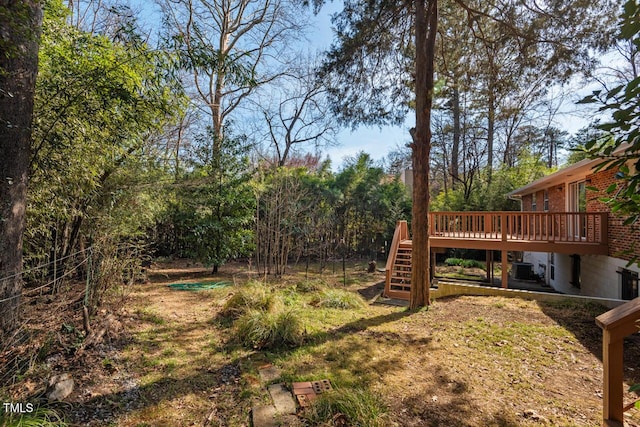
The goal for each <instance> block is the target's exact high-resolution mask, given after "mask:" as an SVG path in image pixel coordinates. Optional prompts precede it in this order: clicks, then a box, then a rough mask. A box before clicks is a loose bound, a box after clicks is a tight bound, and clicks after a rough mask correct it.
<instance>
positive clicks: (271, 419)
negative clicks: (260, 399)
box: [251, 405, 280, 427]
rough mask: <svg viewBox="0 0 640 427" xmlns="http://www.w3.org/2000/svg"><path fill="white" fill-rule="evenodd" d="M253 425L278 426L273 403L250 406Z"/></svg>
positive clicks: (257, 426)
mask: <svg viewBox="0 0 640 427" xmlns="http://www.w3.org/2000/svg"><path fill="white" fill-rule="evenodd" d="M251 416H252V418H253V424H252V425H253V427H278V426H279V425H280V423H279V422H278V420H277V418H276V408H275V407H274V406H273V405H263V406H254V407H253V408H251Z"/></svg>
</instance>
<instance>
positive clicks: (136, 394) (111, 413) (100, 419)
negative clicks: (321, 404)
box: [67, 359, 249, 425]
mask: <svg viewBox="0 0 640 427" xmlns="http://www.w3.org/2000/svg"><path fill="white" fill-rule="evenodd" d="M194 363H196V364H198V363H201V364H202V365H203V368H202V369H198V372H197V373H195V374H193V375H189V376H186V377H183V378H171V377H168V376H163V377H162V378H160V379H158V380H157V381H153V382H150V383H148V384H145V385H142V386H139V385H137V384H136V383H135V382H132V383H129V384H128V385H127V384H124V386H123V387H122V390H121V391H118V392H115V393H110V394H105V395H101V396H97V397H93V398H91V399H88V400H86V401H84V402H82V403H81V404H79V405H78V404H76V405H74V406H72V407H70V408H69V409H68V410H67V415H68V419H70V421H71V422H72V425H115V424H114V423H117V421H118V419H120V418H121V417H124V416H126V415H131V414H133V413H134V412H142V413H144V411H146V410H149V409H150V408H154V407H156V406H159V405H163V404H167V403H168V402H171V401H173V400H175V399H179V398H182V397H185V396H189V395H200V396H203V395H206V396H207V397H208V398H209V401H210V403H209V404H207V405H206V407H204V406H203V407H202V408H200V411H199V410H198V407H193V406H192V405H188V406H190V409H189V411H190V414H189V416H190V419H191V420H192V421H193V422H191V424H194V425H199V424H201V423H202V422H203V421H204V419H205V418H206V416H207V413H209V412H210V411H212V410H213V411H215V412H216V413H217V414H219V418H218V421H219V422H221V423H224V422H225V421H229V418H236V419H237V418H244V419H242V422H246V416H247V414H248V411H249V407H248V405H247V404H246V403H244V402H243V401H242V399H241V398H240V397H239V396H240V394H241V392H242V387H241V384H240V382H241V376H240V375H241V369H240V366H241V364H242V363H243V361H242V360H240V359H236V360H234V361H232V362H230V363H226V364H223V365H222V366H219V367H217V368H216V369H210V368H209V369H207V368H204V366H207V361H206V360H204V359H203V360H197V361H195V362H194ZM178 404H180V403H178ZM182 405H184V403H182ZM170 406H171V407H172V409H173V410H176V407H175V406H174V405H173V404H170ZM154 412H156V410H155V409H154ZM179 412H180V413H182V412H184V411H179ZM198 412H200V413H198ZM194 418H195V420H194ZM160 419H161V420H162V421H159V420H158V419H155V421H154V420H145V421H148V422H149V424H148V425H160V424H162V422H165V424H162V425H179V424H183V423H184V422H185V421H186V420H178V419H170V420H167V418H166V417H164V418H163V417H162V416H160ZM166 422H169V424H166ZM157 423H160V424H157ZM214 425H215V424H214Z"/></svg>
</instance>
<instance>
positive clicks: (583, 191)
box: [569, 181, 587, 239]
mask: <svg viewBox="0 0 640 427" xmlns="http://www.w3.org/2000/svg"><path fill="white" fill-rule="evenodd" d="M586 211H587V185H586V182H585V181H580V182H574V183H573V184H571V185H570V186H569V212H578V213H579V212H586ZM570 225H571V230H572V232H573V236H574V237H576V238H582V239H584V238H585V237H586V236H587V222H586V221H585V217H584V216H582V215H574V216H573V219H572V221H571V224H570Z"/></svg>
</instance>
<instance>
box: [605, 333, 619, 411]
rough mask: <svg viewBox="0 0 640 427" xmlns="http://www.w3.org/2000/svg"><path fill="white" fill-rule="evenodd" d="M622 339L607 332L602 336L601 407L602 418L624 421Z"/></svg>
mask: <svg viewBox="0 0 640 427" xmlns="http://www.w3.org/2000/svg"><path fill="white" fill-rule="evenodd" d="M623 342H624V341H623V339H622V338H616V337H613V336H612V334H611V333H610V332H609V331H606V330H605V331H604V332H603V334H602V372H603V396H602V400H603V402H602V403H603V407H602V418H603V419H604V420H609V421H618V422H620V423H622V422H623V421H624V410H623V407H624V402H623V386H622V382H623V380H624V378H623V373H624V372H623Z"/></svg>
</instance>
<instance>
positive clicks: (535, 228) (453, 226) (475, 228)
mask: <svg viewBox="0 0 640 427" xmlns="http://www.w3.org/2000/svg"><path fill="white" fill-rule="evenodd" d="M429 216H430V221H429V235H430V236H431V237H446V238H454V239H491V240H500V241H503V242H508V241H537V242H546V243H553V242H562V243H582V244H606V243H607V231H608V230H607V224H608V214H607V213H606V212H431V213H430V214H429Z"/></svg>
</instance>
